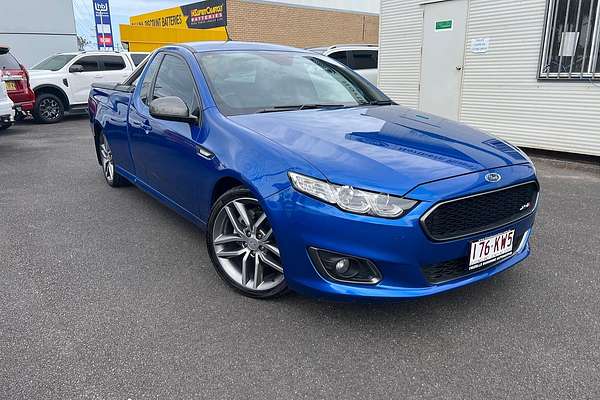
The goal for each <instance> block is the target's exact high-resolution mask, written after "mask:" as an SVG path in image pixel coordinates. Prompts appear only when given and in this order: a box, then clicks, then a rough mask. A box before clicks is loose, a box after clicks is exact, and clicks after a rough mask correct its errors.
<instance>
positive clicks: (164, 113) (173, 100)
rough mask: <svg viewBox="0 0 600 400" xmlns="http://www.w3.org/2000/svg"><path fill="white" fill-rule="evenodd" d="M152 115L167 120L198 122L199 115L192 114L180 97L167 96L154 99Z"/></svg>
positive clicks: (151, 106)
mask: <svg viewBox="0 0 600 400" xmlns="http://www.w3.org/2000/svg"><path fill="white" fill-rule="evenodd" d="M150 115H151V116H152V117H154V118H156V119H164V120H167V121H178V122H187V123H190V124H192V123H197V122H198V117H196V116H195V115H192V114H190V110H189V109H188V106H187V104H185V102H184V101H183V100H181V99H180V98H179V97H176V96H167V97H161V98H159V99H155V100H152V102H151V103H150Z"/></svg>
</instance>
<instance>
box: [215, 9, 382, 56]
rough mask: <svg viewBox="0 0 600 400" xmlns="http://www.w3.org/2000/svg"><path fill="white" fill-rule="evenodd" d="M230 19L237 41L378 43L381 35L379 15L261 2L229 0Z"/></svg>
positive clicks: (315, 44) (232, 31)
mask: <svg viewBox="0 0 600 400" xmlns="http://www.w3.org/2000/svg"><path fill="white" fill-rule="evenodd" d="M227 20H228V29H229V34H230V35H231V37H232V39H234V40H244V41H258V42H269V43H279V44H286V45H290V46H295V47H312V46H326V45H333V44H340V43H377V42H378V35H379V18H378V16H376V15H371V14H359V13H351V12H343V11H334V10H323V9H315V8H312V7H302V6H290V5H278V4H272V3H268V2H261V1H249V0H228V1H227Z"/></svg>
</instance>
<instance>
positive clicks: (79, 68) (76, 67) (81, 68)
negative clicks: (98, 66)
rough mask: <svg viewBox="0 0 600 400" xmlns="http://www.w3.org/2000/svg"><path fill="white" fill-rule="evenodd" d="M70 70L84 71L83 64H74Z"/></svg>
mask: <svg viewBox="0 0 600 400" xmlns="http://www.w3.org/2000/svg"><path fill="white" fill-rule="evenodd" d="M69 72H83V66H82V65H79V64H73V65H71V67H70V68H69Z"/></svg>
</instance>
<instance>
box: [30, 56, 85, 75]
mask: <svg viewBox="0 0 600 400" xmlns="http://www.w3.org/2000/svg"><path fill="white" fill-rule="evenodd" d="M73 58H75V55H73V54H59V55H56V56H52V57H50V58H46V59H45V60H44V61H41V62H39V63H38V64H36V65H34V66H33V67H31V68H30V69H37V70H45V71H58V70H59V69H61V68H62V67H64V66H65V65H67V63H68V62H69V61H71V60H72V59H73Z"/></svg>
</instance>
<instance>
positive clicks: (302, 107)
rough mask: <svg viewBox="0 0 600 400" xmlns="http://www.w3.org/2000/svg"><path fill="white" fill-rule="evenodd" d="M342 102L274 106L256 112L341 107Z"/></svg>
mask: <svg viewBox="0 0 600 400" xmlns="http://www.w3.org/2000/svg"><path fill="white" fill-rule="evenodd" d="M343 107H345V106H344V105H343V104H299V105H296V106H274V107H271V108H265V109H263V110H259V111H257V113H258V114H264V113H272V112H282V111H300V110H315V109H319V108H343Z"/></svg>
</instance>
